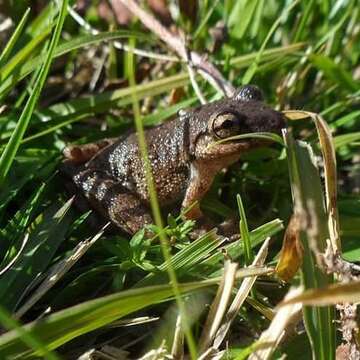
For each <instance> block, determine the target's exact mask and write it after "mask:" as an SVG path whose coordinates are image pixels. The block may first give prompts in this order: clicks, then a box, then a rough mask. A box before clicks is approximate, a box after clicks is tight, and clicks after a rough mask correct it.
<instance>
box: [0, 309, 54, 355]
mask: <svg viewBox="0 0 360 360" xmlns="http://www.w3.org/2000/svg"><path fill="white" fill-rule="evenodd" d="M0 323H1V324H2V325H3V327H4V328H6V329H7V330H12V329H14V332H15V333H16V334H17V336H18V338H19V340H20V341H21V342H22V343H23V344H24V345H25V344H26V345H27V346H29V348H31V349H32V350H34V351H39V352H41V354H43V357H44V359H47V360H60V358H59V357H58V356H57V355H56V354H55V353H53V352H51V351H49V349H48V348H47V347H46V346H45V345H44V344H43V343H42V342H41V341H39V340H38V339H37V338H36V336H34V335H33V334H32V333H31V332H28V331H25V330H24V328H23V327H22V326H21V325H20V324H19V323H18V322H17V321H16V320H14V319H13V318H12V317H11V315H10V314H9V313H8V312H7V311H6V310H5V309H3V308H2V307H1V306H0Z"/></svg>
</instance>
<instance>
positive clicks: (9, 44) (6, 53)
mask: <svg viewBox="0 0 360 360" xmlns="http://www.w3.org/2000/svg"><path fill="white" fill-rule="evenodd" d="M29 14H30V8H27V9H26V11H25V13H24V15H23V17H22V18H21V20H20V22H19V24H18V26H17V27H16V29H15V31H14V33H13V34H12V35H11V38H10V39H9V40H8V42H7V43H6V46H5V48H4V50H3V51H2V53H1V55H0V69H1V67H2V66H3V64H4V62H5V61H6V60H7V58H8V57H9V55H10V53H11V51H12V49H13V47H14V45H15V44H16V41H17V40H18V38H19V36H20V34H21V33H22V31H23V29H24V26H25V24H26V22H27V20H28V18H29Z"/></svg>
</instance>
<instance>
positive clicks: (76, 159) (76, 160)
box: [63, 138, 116, 165]
mask: <svg viewBox="0 0 360 360" xmlns="http://www.w3.org/2000/svg"><path fill="white" fill-rule="evenodd" d="M115 141H116V138H109V139H103V140H101V141H98V142H95V143H90V144H84V145H69V146H67V147H66V148H65V149H64V150H63V155H64V157H65V159H66V160H67V161H69V162H71V163H73V164H77V165H79V164H84V163H86V162H87V161H89V160H90V159H91V158H93V157H94V156H95V155H96V154H97V153H98V152H99V151H100V150H102V149H104V148H105V147H107V146H109V145H111V144H113V143H114V142H115Z"/></svg>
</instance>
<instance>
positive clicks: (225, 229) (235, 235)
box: [217, 216, 240, 241]
mask: <svg viewBox="0 0 360 360" xmlns="http://www.w3.org/2000/svg"><path fill="white" fill-rule="evenodd" d="M217 228H218V229H219V231H218V233H219V234H221V235H223V236H225V237H228V238H229V239H230V241H235V240H239V239H240V234H239V218H238V217H235V216H233V217H230V218H228V219H226V220H224V221H223V222H222V223H221V224H219V225H218V226H217Z"/></svg>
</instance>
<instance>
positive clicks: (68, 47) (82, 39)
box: [0, 30, 149, 98]
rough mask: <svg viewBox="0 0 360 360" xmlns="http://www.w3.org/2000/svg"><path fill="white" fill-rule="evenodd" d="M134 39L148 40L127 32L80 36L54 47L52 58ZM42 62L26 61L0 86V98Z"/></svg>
mask: <svg viewBox="0 0 360 360" xmlns="http://www.w3.org/2000/svg"><path fill="white" fill-rule="evenodd" d="M129 37H136V38H141V39H144V40H147V41H148V40H149V37H148V36H146V35H145V34H142V33H138V32H134V31H127V30H118V31H111V32H104V33H100V34H97V35H82V36H79V37H76V38H74V39H71V40H69V41H66V42H63V43H61V44H59V45H58V46H57V47H56V50H55V51H54V55H53V57H59V56H62V55H65V54H68V53H69V52H71V51H74V50H78V49H81V48H83V47H86V46H90V45H96V44H99V43H100V42H103V41H111V40H116V39H121V38H129ZM42 62H43V58H42V57H41V56H36V57H35V58H33V59H30V60H29V61H27V62H26V63H25V64H24V65H23V66H22V67H21V68H20V69H19V70H18V72H17V73H16V76H14V77H10V78H7V79H5V80H4V81H3V82H2V83H1V85H0V98H2V97H4V95H5V94H6V93H7V92H8V91H9V89H11V88H12V87H13V86H15V84H16V83H18V82H19V81H20V80H22V79H24V78H25V77H26V76H27V75H28V74H30V73H31V72H32V71H34V70H35V69H36V68H38V67H39V64H41V63H42Z"/></svg>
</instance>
